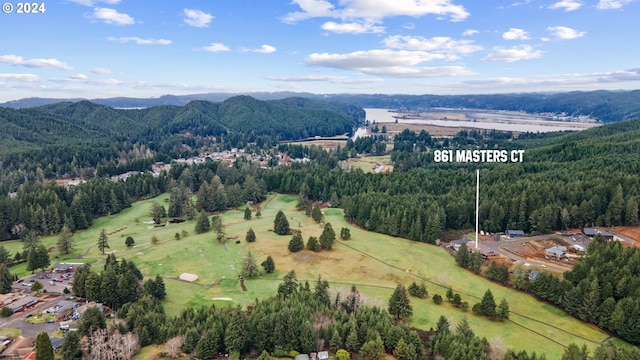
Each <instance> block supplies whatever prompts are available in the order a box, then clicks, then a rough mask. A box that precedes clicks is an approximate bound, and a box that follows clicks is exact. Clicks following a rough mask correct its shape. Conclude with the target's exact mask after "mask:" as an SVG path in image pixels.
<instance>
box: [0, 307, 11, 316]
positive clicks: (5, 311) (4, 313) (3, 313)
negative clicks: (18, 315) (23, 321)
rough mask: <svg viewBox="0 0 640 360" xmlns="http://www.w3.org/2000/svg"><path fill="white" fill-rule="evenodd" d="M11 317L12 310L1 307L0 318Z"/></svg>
mask: <svg viewBox="0 0 640 360" xmlns="http://www.w3.org/2000/svg"><path fill="white" fill-rule="evenodd" d="M11 315H13V310H11V309H10V308H8V307H6V306H5V307H3V308H2V310H0V316H2V317H9V316H11Z"/></svg>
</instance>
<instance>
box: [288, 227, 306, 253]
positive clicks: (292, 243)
mask: <svg viewBox="0 0 640 360" xmlns="http://www.w3.org/2000/svg"><path fill="white" fill-rule="evenodd" d="M288 248H289V251H291V252H298V251H300V250H302V249H304V240H302V233H300V232H296V233H295V235H293V237H292V238H291V240H289V246H288Z"/></svg>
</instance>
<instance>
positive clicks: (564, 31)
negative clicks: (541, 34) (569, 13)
mask: <svg viewBox="0 0 640 360" xmlns="http://www.w3.org/2000/svg"><path fill="white" fill-rule="evenodd" d="M547 31H548V32H549V33H550V34H551V35H552V36H554V37H555V38H557V39H559V40H572V39H577V38H579V37H583V36H584V35H585V34H586V32H584V31H577V30H575V29H572V28H570V27H566V26H549V27H548V28H547Z"/></svg>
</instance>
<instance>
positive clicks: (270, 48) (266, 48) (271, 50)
mask: <svg viewBox="0 0 640 360" xmlns="http://www.w3.org/2000/svg"><path fill="white" fill-rule="evenodd" d="M276 50H277V49H276V48H275V47H273V46H271V45H267V44H264V45H262V46H260V48H259V49H255V50H252V51H253V52H257V53H261V54H271V53H274V52H276Z"/></svg>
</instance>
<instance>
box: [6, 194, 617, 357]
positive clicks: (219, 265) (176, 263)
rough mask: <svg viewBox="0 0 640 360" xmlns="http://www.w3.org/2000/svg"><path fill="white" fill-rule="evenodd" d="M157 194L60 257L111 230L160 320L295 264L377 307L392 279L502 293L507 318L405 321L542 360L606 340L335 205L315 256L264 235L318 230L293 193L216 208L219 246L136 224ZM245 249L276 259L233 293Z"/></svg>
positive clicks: (419, 305)
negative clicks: (222, 234) (458, 330)
mask: <svg viewBox="0 0 640 360" xmlns="http://www.w3.org/2000/svg"><path fill="white" fill-rule="evenodd" d="M166 198H167V196H166V195H163V196H161V197H158V198H156V199H152V200H147V201H141V202H138V203H136V204H134V206H133V207H132V208H130V209H127V210H125V211H123V212H122V213H121V214H118V215H115V216H110V217H105V218H101V219H97V220H96V221H95V222H94V225H93V226H92V228H91V229H89V230H86V231H82V232H79V233H77V234H76V235H75V236H74V238H75V240H76V249H77V250H76V251H75V253H74V254H72V255H70V256H67V257H64V260H67V261H92V262H95V263H96V268H99V267H100V264H101V263H102V261H103V259H104V257H105V256H104V255H102V254H100V252H99V251H98V250H97V249H96V247H95V243H96V242H97V238H98V234H99V232H100V230H101V229H102V228H103V227H104V228H105V229H106V230H107V232H111V231H115V230H116V229H121V230H120V231H119V232H116V233H113V234H112V235H110V236H109V244H110V246H111V250H112V251H116V252H115V254H116V255H117V256H118V257H119V258H123V257H124V258H126V259H127V260H132V261H134V262H135V263H136V264H137V265H138V267H139V268H140V270H141V271H142V272H143V274H144V275H145V276H155V275H156V274H159V275H162V276H163V277H164V278H165V283H166V286H167V293H168V296H167V300H166V302H165V309H166V312H167V314H168V315H170V316H171V315H175V314H177V313H179V312H180V311H181V310H182V309H183V308H184V307H185V306H204V305H211V304H215V305H216V306H235V305H238V304H239V305H247V304H249V303H252V302H254V301H255V299H257V298H258V299H259V298H264V297H268V296H273V295H274V294H275V293H276V291H277V287H278V284H279V283H280V281H281V280H280V279H282V277H283V276H284V275H285V274H286V273H287V272H288V271H290V270H295V271H296V274H297V276H298V279H299V280H301V281H305V280H308V281H309V282H311V283H312V285H313V282H314V281H315V280H316V279H317V277H318V276H319V275H320V276H322V278H323V279H326V280H328V281H329V283H330V286H331V290H332V291H335V290H339V289H341V288H342V289H348V288H350V287H351V284H355V285H356V286H357V287H358V289H359V290H360V291H361V292H362V293H363V294H364V295H365V296H366V297H367V298H369V299H370V300H371V302H373V303H376V304H379V305H381V306H385V305H386V303H387V299H388V298H389V296H390V294H391V292H392V291H393V288H395V286H396V284H397V283H399V282H400V283H403V284H405V286H408V285H409V284H410V283H411V282H412V281H416V282H420V281H421V279H425V281H427V289H428V291H429V294H430V296H432V295H433V294H435V293H439V294H441V295H443V296H444V293H445V291H446V287H448V286H451V287H452V288H453V290H454V291H455V292H458V293H460V294H461V296H462V299H463V301H467V302H468V303H469V304H470V305H473V304H474V303H476V302H478V301H479V300H480V298H481V297H482V295H483V294H484V292H485V291H486V289H491V291H492V292H493V294H494V297H495V298H496V301H497V302H499V301H500V300H501V299H502V298H503V297H504V298H506V299H507V301H508V302H509V304H510V307H511V310H512V311H513V312H514V313H513V314H512V316H511V319H512V320H513V322H505V323H498V322H494V321H490V320H488V319H486V318H484V317H479V316H475V315H473V314H472V313H471V312H468V313H464V312H462V311H461V310H460V309H457V308H455V307H453V306H451V305H449V304H446V303H444V304H441V305H435V304H434V303H433V302H432V301H431V300H420V299H412V304H413V306H414V315H413V317H412V318H411V319H410V322H411V324H412V325H414V326H416V327H419V328H423V329H429V328H430V327H435V325H436V322H437V319H438V317H439V316H440V315H441V314H442V315H444V316H446V317H447V318H449V319H450V321H451V322H452V323H454V324H456V323H457V322H459V321H460V319H461V318H462V317H463V316H467V317H468V318H469V322H470V324H471V326H472V328H473V329H474V330H475V331H476V333H481V334H482V336H485V337H486V338H487V339H490V340H491V339H494V338H500V339H502V340H503V341H504V343H505V344H506V345H507V346H508V347H512V348H514V349H517V350H521V349H526V350H529V351H531V350H535V351H536V352H538V353H541V352H543V353H546V354H547V356H548V357H549V358H558V357H560V355H561V353H562V352H563V351H564V348H563V346H567V345H569V344H570V343H572V342H575V343H577V344H579V345H580V346H581V345H582V344H583V343H586V344H587V346H588V347H589V348H590V349H593V348H595V347H596V346H597V343H599V342H601V341H603V340H605V339H606V338H607V337H608V336H607V334H605V333H604V332H602V331H600V330H599V329H597V328H596V327H594V326H592V325H589V324H586V323H583V322H581V321H578V320H576V319H574V318H572V317H570V316H567V315H566V314H565V313H564V312H562V311H560V310H558V309H556V308H554V307H551V306H549V305H547V304H544V303H542V302H539V301H537V300H536V299H534V298H533V297H532V296H529V295H527V294H524V293H520V292H517V291H515V290H512V289H509V288H505V287H502V286H499V285H497V284H494V283H492V282H490V281H487V280H485V279H483V278H480V277H477V276H475V275H473V274H471V273H470V272H468V271H466V270H463V269H461V268H459V267H458V266H456V264H455V261H454V259H453V258H452V257H451V255H449V254H448V253H447V252H445V251H444V250H442V249H441V248H439V247H435V246H432V245H428V244H423V243H418V242H413V241H408V240H404V239H399V238H393V237H390V236H387V235H382V234H376V233H371V232H367V231H364V230H362V229H359V228H356V227H353V226H352V225H350V224H347V223H346V222H345V220H344V216H343V212H342V210H340V209H325V211H324V216H325V219H326V221H328V222H331V224H332V225H333V228H334V230H335V232H336V233H338V234H339V232H340V228H342V227H348V228H350V230H351V234H352V240H349V241H345V242H337V243H336V244H335V246H334V249H333V250H331V251H323V252H319V253H315V252H311V251H308V250H303V251H301V252H299V253H294V254H292V253H289V251H288V250H287V244H288V242H289V239H290V238H291V236H279V235H276V234H275V233H273V231H271V230H272V228H273V220H274V218H275V215H276V212H277V211H278V210H283V211H284V212H285V214H286V215H287V218H288V220H289V223H290V226H291V228H292V229H296V230H300V231H302V235H303V238H304V239H305V242H306V239H308V237H309V236H312V235H313V236H320V234H321V232H322V226H321V225H319V224H316V223H315V222H314V221H313V220H312V219H311V218H310V217H307V216H305V215H304V212H299V211H296V210H295V205H296V196H295V195H270V196H269V198H268V199H267V201H265V202H264V203H263V204H262V217H261V218H255V216H254V218H253V219H251V220H244V219H243V211H238V210H231V211H227V212H226V213H224V214H222V217H223V223H224V224H225V225H226V233H227V235H228V236H229V237H231V238H233V240H230V241H228V243H227V244H226V246H225V244H220V243H218V242H217V241H216V240H215V234H214V233H213V232H209V233H205V234H195V233H194V231H193V229H194V222H193V221H187V222H184V223H181V224H169V225H168V226H166V227H150V225H147V224H144V221H147V220H149V216H148V210H149V208H150V206H151V203H152V202H153V201H158V202H160V203H164V199H166ZM254 215H255V214H254ZM125 226H126V228H125ZM249 227H251V228H253V230H254V231H255V233H256V237H257V240H256V242H255V243H250V244H249V243H246V242H245V241H244V236H245V234H246V231H247V230H248V229H249ZM183 230H185V231H187V232H189V235H188V236H186V237H184V238H182V239H180V240H175V238H174V234H175V233H176V232H182V231H183ZM129 235H130V236H133V237H134V239H135V242H136V245H135V247H134V248H127V247H126V246H125V244H124V239H125V238H126V236H129ZM152 236H156V237H158V239H160V242H159V243H158V244H157V245H151V243H150V242H151V237H152ZM55 240H56V238H55V237H51V238H47V239H44V241H45V243H47V244H52V243H54V242H55ZM236 241H239V243H238V244H236ZM18 245H20V244H18ZM14 246H15V245H14ZM247 251H251V252H252V254H253V255H254V257H255V258H256V260H257V263H258V264H260V263H261V262H262V261H263V260H264V259H265V258H266V257H267V255H271V256H272V257H273V258H274V260H275V263H276V272H275V273H274V274H270V275H261V276H260V278H259V279H247V280H246V282H245V283H246V286H247V288H248V291H246V292H243V291H242V290H241V288H240V284H239V282H238V280H237V276H238V274H239V273H240V268H241V265H242V262H243V257H244V256H245V254H246V253H247ZM14 271H15V270H14ZM183 272H189V273H193V274H197V275H198V276H199V279H198V280H197V281H195V282H193V283H188V282H184V281H180V280H178V277H179V276H180V274H181V273H183ZM220 298H230V299H231V300H220ZM214 299H217V300H214ZM515 313H518V314H526V316H520V315H518V314H515ZM136 358H145V357H136Z"/></svg>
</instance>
